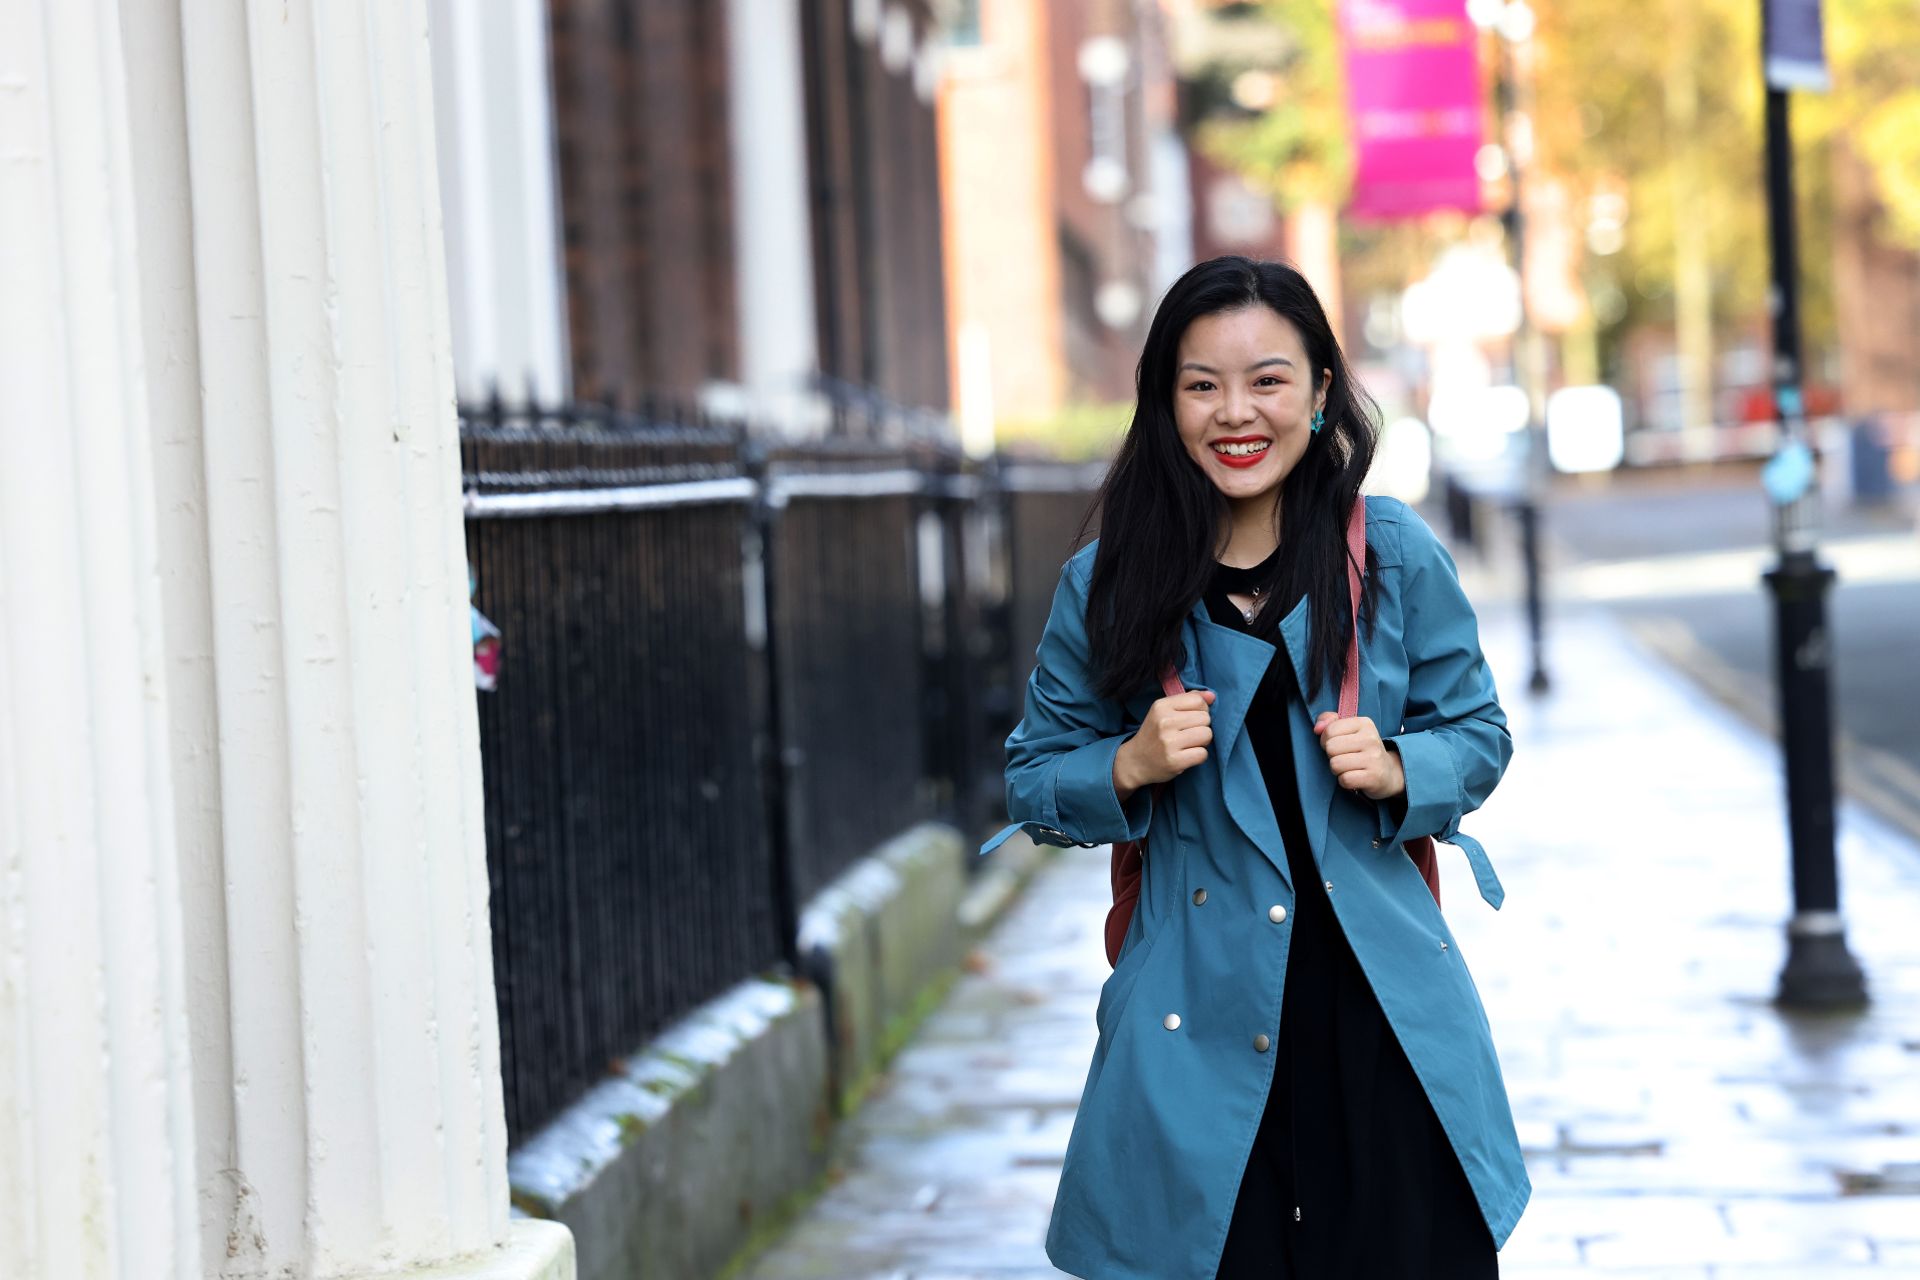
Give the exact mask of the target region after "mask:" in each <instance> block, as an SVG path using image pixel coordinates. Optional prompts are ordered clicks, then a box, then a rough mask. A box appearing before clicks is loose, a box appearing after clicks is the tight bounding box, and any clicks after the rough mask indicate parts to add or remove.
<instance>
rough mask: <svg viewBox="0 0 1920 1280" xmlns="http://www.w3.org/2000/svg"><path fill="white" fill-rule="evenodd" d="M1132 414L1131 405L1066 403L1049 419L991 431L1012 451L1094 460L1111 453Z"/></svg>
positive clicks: (1009, 424)
mask: <svg viewBox="0 0 1920 1280" xmlns="http://www.w3.org/2000/svg"><path fill="white" fill-rule="evenodd" d="M1132 417H1133V406H1132V405H1131V404H1081V405H1070V406H1068V407H1067V408H1065V409H1062V410H1061V411H1060V412H1059V413H1057V414H1055V415H1054V416H1053V417H1051V418H1041V419H1024V420H1016V421H1010V422H1002V423H1000V424H999V425H998V427H996V428H995V431H994V434H995V437H996V438H997V439H998V441H999V444H1000V446H1001V447H1002V448H1003V449H1008V450H1010V451H1012V452H1015V453H1030V454H1038V455H1043V456H1046V457H1050V458H1058V459H1060V460H1061V461H1063V462H1095V461H1099V460H1100V459H1103V458H1110V457H1112V456H1113V454H1114V451H1115V450H1116V449H1118V448H1119V447H1120V440H1121V438H1122V437H1123V436H1125V435H1126V432H1127V423H1128V422H1129V421H1130V420H1131V419H1132Z"/></svg>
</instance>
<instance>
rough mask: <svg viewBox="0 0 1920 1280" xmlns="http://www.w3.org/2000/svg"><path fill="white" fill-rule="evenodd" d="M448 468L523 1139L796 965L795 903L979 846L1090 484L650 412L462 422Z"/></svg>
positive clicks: (906, 443)
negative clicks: (479, 633) (858, 866)
mask: <svg viewBox="0 0 1920 1280" xmlns="http://www.w3.org/2000/svg"><path fill="white" fill-rule="evenodd" d="M862 412H863V413H865V412H869V411H868V410H865V409H863V411H862ZM873 412H875V413H876V415H877V411H873ZM876 420H878V419H877V416H876ZM836 421H837V420H836ZM840 425H842V426H844V424H840ZM871 434H873V435H878V434H879V433H878V432H873V433H871ZM462 459H463V470H464V473H465V474H464V482H465V487H466V504H467V548H468V555H469V558H470V561H471V565H472V569H473V573H474V575H475V580H476V583H477V590H476V594H475V601H476V605H477V607H478V608H479V609H480V610H481V611H482V612H483V613H484V614H485V615H486V616H487V617H488V618H489V619H490V620H491V621H492V623H493V624H494V625H496V626H497V627H498V629H499V631H500V632H501V641H502V644H503V661H502V664H501V669H500V674H499V677H498V680H497V684H496V687H495V688H494V689H493V690H492V691H489V692H483V693H481V694H480V695H479V697H480V725H481V751H482V761H483V770H484V783H485V806H486V830H487V856H488V868H489V876H490V880H491V884H492V891H493V894H492V920H493V931H494V953H495V956H494V958H495V978H496V983H497V986H498V990H499V1003H500V1030H501V1048H502V1065H503V1068H504V1074H505V1077H506V1094H507V1112H508V1123H509V1127H510V1130H511V1131H512V1133H513V1135H514V1136H515V1137H516V1138H517V1137H521V1136H525V1135H526V1134H528V1133H530V1132H531V1131H532V1130H533V1129H534V1128H535V1127H537V1126H538V1125H539V1124H540V1123H542V1122H543V1121H545V1120H546V1119H548V1118H550V1117H551V1116H552V1115H554V1114H555V1113H556V1112H557V1111H558V1110H559V1109H560V1108H562V1107H563V1106H565V1105H566V1104H567V1103H568V1102H569V1101H571V1100H572V1099H573V1098H574V1097H576V1096H578V1094H579V1093H580V1092H582V1091H583V1090H584V1089H585V1088H586V1087H588V1086H589V1085H590V1084H591V1083H592V1082H593V1081H595V1080H597V1079H599V1078H600V1077H601V1076H602V1075H604V1073H605V1072H606V1071H607V1070H608V1068H609V1066H610V1065H611V1064H612V1063H613V1062H615V1061H616V1060H617V1059H618V1058H620V1057H621V1056H622V1055H623V1054H626V1053H629V1052H631V1051H633V1050H634V1049H635V1048H637V1047H638V1046H640V1045H641V1044H642V1043H644V1041H645V1040H646V1039H647V1038H648V1037H649V1036H650V1035H651V1034H652V1033H654V1032H655V1031H657V1030H659V1029H660V1028H661V1027H662V1026H663V1025H664V1024H665V1023H666V1022H668V1021H669V1020H671V1019H673V1018H675V1017H677V1016H679V1015H681V1014H683V1013H686V1012H687V1011H688V1010H690V1009H691V1008H693V1007H694V1006H695V1005H697V1004H699V1003H700V1002H701V1001H703V1000H706V999H708V998H710V997H712V996H714V995H717V994H719V993H720V992H722V991H724V990H725V989H726V988H727V987H729V986H731V985H732V984H734V983H736V982H738V981H740V980H741V979H743V978H745V977H748V976H750V975H752V974H754V973H757V972H763V971H766V970H768V969H771V968H773V967H774V966H776V965H777V964H778V963H779V962H781V961H782V960H791V959H792V949H793V946H794V939H795V922H796V917H797V914H798V911H799V910H800V907H801V905H802V904H804V903H805V902H806V901H807V899H809V898H810V897H811V896H812V895H813V894H815V893H817V892H818V891H819V890H820V889H821V888H822V887H824V886H825V885H826V884H827V883H829V882H830V881H831V880H832V879H833V878H834V877H835V876H836V875H838V874H839V873H840V872H841V871H843V870H844V869H845V868H846V867H847V866H848V865H850V864H851V863H852V862H853V861H855V860H856V859H858V858H860V857H862V856H864V855H866V854H867V853H869V852H871V851H872V850H873V849H874V848H875V847H876V846H878V845H880V844H881V843H883V842H885V841H886V840H887V839H889V838H890V837H892V836H894V835H896V834H898V833H899V832H901V831H904V830H905V829H907V828H908V827H910V826H912V825H914V824H915V823H917V822H920V821H924V820H927V819H941V820H945V821H949V822H953V823H956V824H958V825H959V826H961V828H962V829H963V830H964V831H966V832H967V833H968V834H969V835H970V836H971V835H974V834H977V833H978V832H979V831H980V830H981V829H982V828H983V827H984V826H985V825H986V824H987V823H989V822H991V821H993V820H994V819H995V818H996V817H997V815H998V812H999V810H1000V806H1001V786H1000V776H999V775H1000V768H1001V763H1002V753H1001V743H1002V741H1003V740H1004V738H1005V736H1006V733H1007V732H1008V730H1009V729H1010V728H1011V726H1012V723H1013V721H1014V719H1015V718H1017V716H1018V712H1019V699H1020V683H1021V682H1022V681H1023V680H1024V678H1025V675H1026V672H1027V669H1028V667H1029V666H1030V665H1031V656H1032V652H1033V646H1034V644H1035V643H1036V642H1037V640H1038V637H1039V630H1040V625H1041V623H1042V622H1043V621H1044V619H1045V614H1046V608H1047V604H1048V601H1049V599H1050V597H1051V594H1052V590H1053V584H1054V579H1055V576H1056V574H1057V571H1058V568H1059V565H1060V562H1061V560H1062V559H1063V558H1064V556H1065V555H1066V554H1067V553H1068V552H1069V551H1070V550H1071V546H1070V544H1071V541H1072V539H1073V535H1074V532H1075V530H1076V529H1077V528H1078V526H1079V522H1080V518H1081V515H1082V514H1083V511H1084V508H1085V505H1086V499H1087V494H1086V484H1087V479H1088V477H1087V474H1086V472H1084V471H1083V470H1078V469H1071V468H1051V467H1047V468H1036V467H1033V466H1031V465H1024V466H1018V467H1009V468H1001V467H999V466H998V465H997V464H994V463H988V464H986V465H981V464H979V463H975V462H969V461H967V460H964V459H962V458H960V457H959V456H957V455H956V454H955V453H954V452H953V451H951V450H950V449H949V448H947V447H945V446H943V445H942V444H940V443H939V442H938V440H937V439H934V438H930V437H929V435H928V434H927V433H925V432H921V431H918V430H914V431H911V432H904V433H900V434H899V435H898V436H896V437H895V438H893V439H891V440H887V441H884V442H880V443H876V442H875V440H873V439H871V438H869V439H865V440H850V439H848V438H846V437H845V436H844V435H839V434H834V435H830V436H829V437H828V438H826V439H823V440H819V441H814V442H810V443H805V444H799V443H793V442H781V443H780V444H778V445H777V447H774V446H768V445H766V444H765V443H764V442H763V441H762V440H761V439H760V438H759V437H756V436H755V435H754V434H752V433H750V432H747V431H745V430H742V429H740V428H739V427H737V426H730V425H725V424H717V423H713V422H708V421H701V420H699V419H697V418H695V417H694V416H692V415H687V414H668V413H664V412H662V411H660V410H659V409H658V408H653V409H650V410H649V411H648V412H646V413H640V414H614V413H610V412H607V411H604V410H586V409H583V410H572V411H569V412H567V413H564V414H560V413H539V414H529V413H518V414H512V413H508V412H506V411H505V410H503V409H502V408H500V407H499V406H497V405H495V406H488V407H486V408H483V409H479V410H471V411H466V412H463V415H462ZM969 861H970V865H971V863H972V861H974V860H971V859H970V860H969Z"/></svg>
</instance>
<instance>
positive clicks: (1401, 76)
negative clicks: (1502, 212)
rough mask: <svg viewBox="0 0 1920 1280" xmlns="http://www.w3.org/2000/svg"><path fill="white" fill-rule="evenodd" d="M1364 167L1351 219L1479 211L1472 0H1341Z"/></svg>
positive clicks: (1351, 101) (1357, 147) (1359, 162)
mask: <svg viewBox="0 0 1920 1280" xmlns="http://www.w3.org/2000/svg"><path fill="white" fill-rule="evenodd" d="M1340 32H1341V35H1342V37H1343V38H1344V39H1345V42H1346V53H1347V105H1348V109H1349V112H1350V115H1351V118H1352V124H1353V142H1354V154H1355V159H1356V164H1355V166H1354V175H1353V199H1352V200H1351V202H1350V203H1349V204H1348V206H1347V211H1348V212H1349V213H1351V214H1353V215H1355V216H1357V217H1362V218H1381V219H1385V218H1410V217H1417V216H1419V215H1420V214H1423V213H1431V212H1433V211H1434V210H1436V209H1463V210H1466V211H1467V212H1469V213H1478V212H1479V210H1480V179H1479V176H1478V175H1477V174H1476V173H1475V172H1474V167H1473V157H1474V153H1475V152H1476V151H1478V150H1479V149H1480V142H1481V116H1482V110H1481V93H1480V61H1479V56H1478V50H1479V44H1478V33H1477V32H1476V31H1475V30H1474V26H1473V23H1471V22H1469V21H1468V20H1467V6H1466V3H1465V0H1341V3H1340Z"/></svg>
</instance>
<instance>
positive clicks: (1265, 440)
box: [1207, 436, 1273, 470]
mask: <svg viewBox="0 0 1920 1280" xmlns="http://www.w3.org/2000/svg"><path fill="white" fill-rule="evenodd" d="M1217 444H1264V445H1266V446H1267V447H1266V448H1265V449H1261V450H1258V451H1257V452H1254V453H1245V454H1230V453H1221V452H1220V451H1219V450H1218V449H1215V448H1214V447H1213V446H1214V445H1217ZM1272 448H1273V439H1272V437H1270V436H1221V437H1220V438H1219V439H1217V440H1210V441H1208V442H1207V452H1208V453H1211V454H1212V455H1213V460H1214V461H1215V462H1218V463H1219V464H1220V465H1221V466H1223V467H1234V468H1236V469H1240V470H1244V469H1245V468H1247V467H1257V466H1259V465H1260V460H1261V459H1262V458H1264V457H1266V456H1267V453H1268V451H1269V450H1271V449H1272Z"/></svg>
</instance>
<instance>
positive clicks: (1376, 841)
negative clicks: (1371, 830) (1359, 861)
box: [1373, 836, 1380, 849]
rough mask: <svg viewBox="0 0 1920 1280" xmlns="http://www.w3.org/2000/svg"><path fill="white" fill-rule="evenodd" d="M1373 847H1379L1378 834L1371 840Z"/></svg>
mask: <svg viewBox="0 0 1920 1280" xmlns="http://www.w3.org/2000/svg"><path fill="white" fill-rule="evenodd" d="M1373 847H1374V848H1376V849H1378V848H1379V847H1380V838H1379V837H1378V836H1375V837H1374V840H1373Z"/></svg>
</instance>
